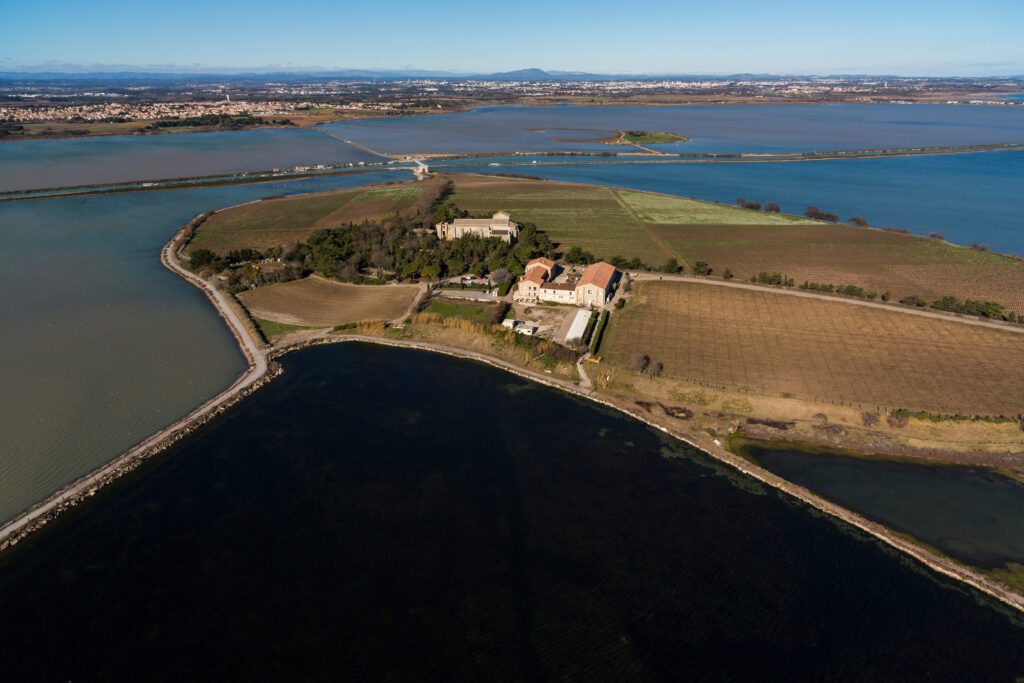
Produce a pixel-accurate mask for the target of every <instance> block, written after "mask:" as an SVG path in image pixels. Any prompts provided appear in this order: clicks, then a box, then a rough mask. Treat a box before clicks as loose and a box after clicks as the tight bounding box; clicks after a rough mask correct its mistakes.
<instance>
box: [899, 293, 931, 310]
mask: <svg viewBox="0 0 1024 683" xmlns="http://www.w3.org/2000/svg"><path fill="white" fill-rule="evenodd" d="M900 303H901V304H906V305H907V306H918V307H919V308H924V307H925V306H927V305H928V302H927V301H925V300H924V299H922V298H921V297H919V296H917V295H916V294H913V295H911V296H905V297H903V298H902V299H900Z"/></svg>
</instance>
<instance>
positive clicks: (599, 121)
mask: <svg viewBox="0 0 1024 683" xmlns="http://www.w3.org/2000/svg"><path fill="white" fill-rule="evenodd" d="M324 127H325V128H327V129H328V130H330V131H332V132H333V133H335V134H336V135H338V136H340V137H342V138H344V139H351V140H355V141H356V142H360V143H362V144H364V145H367V146H369V147H371V148H373V149H375V150H377V151H380V152H385V153H389V154H398V153H413V152H419V153H427V152H448V153H478V152H513V151H551V150H588V151H622V150H626V149H629V148H625V147H619V146H609V145H602V144H594V143H580V142H564V141H559V140H558V138H566V137H568V138H579V137H584V136H585V135H586V129H595V130H598V131H600V130H605V131H607V130H624V129H646V130H654V131H667V132H671V133H677V134H679V135H684V136H687V137H689V138H690V140H689V141H688V142H685V143H671V144H666V145H658V149H661V150H665V151H674V152H693V153H698V152H792V151H801V152H802V151H814V150H819V151H820V150H837V149H865V148H884V147H905V146H935V145H968V144H989V143H999V142H1024V108H1019V107H981V106H977V107H970V106H955V105H898V104H838V105H789V106H774V107H773V106H714V107H710V106H687V107H570V106H560V107H481V108H479V109H475V110H473V111H470V112H463V113H458V114H437V115H430V116H410V117H399V118H389V119H363V120H359V121H345V122H340V123H332V124H325V126H324ZM564 129H569V130H564ZM593 136H594V137H601V136H602V133H601V132H595V133H593Z"/></svg>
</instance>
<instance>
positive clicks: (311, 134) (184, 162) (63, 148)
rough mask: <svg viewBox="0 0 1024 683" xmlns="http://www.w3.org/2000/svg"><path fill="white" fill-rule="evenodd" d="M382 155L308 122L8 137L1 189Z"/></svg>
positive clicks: (1, 159)
mask: <svg viewBox="0 0 1024 683" xmlns="http://www.w3.org/2000/svg"><path fill="white" fill-rule="evenodd" d="M359 161H381V159H380V157H377V156H374V155H372V154H369V153H367V152H364V151H363V150H361V149H358V148H356V147H353V146H352V145H347V144H345V143H344V142H341V141H339V140H335V139H334V138H332V137H329V136H327V135H322V134H320V133H317V132H316V131H312V130H306V129H259V130H241V131H225V132H210V133H174V134H166V135H116V136H99V137H92V138H77V139H76V138H70V139H61V140H24V141H18V142H4V143H3V144H0V191H3V190H27V189H33V188H43V187H63V186H66V185H94V184H99V183H115V182H120V181H128V180H157V179H160V178H182V177H189V176H200V175H215V174H220V173H234V172H237V171H261V170H268V169H271V168H288V167H292V166H296V165H312V164H341V163H348V162H359Z"/></svg>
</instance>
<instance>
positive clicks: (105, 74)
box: [0, 65, 1024, 82]
mask: <svg viewBox="0 0 1024 683" xmlns="http://www.w3.org/2000/svg"><path fill="white" fill-rule="evenodd" d="M64 68H66V69H68V70H66V71H59V70H42V69H39V70H34V69H30V70H22V71H0V80H5V81H33V80H68V81H87V80H136V81H147V80H148V81H170V80H189V79H203V80H206V81H217V80H231V81H240V80H243V81H244V80H261V81H265V80H280V81H296V80H309V79H323V80H331V79H334V80H348V81H357V80H360V81H361V80H370V79H377V80H385V81H387V80H409V79H422V80H438V81H441V80H447V81H455V80H463V81H467V80H485V81H501V82H513V81H520V82H523V81H525V82H557V81H562V82H565V81H642V80H694V79H699V80H708V81H735V80H744V81H752V80H755V81H756V80H776V79H808V78H846V79H865V78H874V79H893V80H897V79H916V80H977V79H978V78H985V79H986V80H1016V79H1020V78H1024V74H1022V75H1017V76H993V77H972V76H898V75H894V74H768V73H737V74H701V73H644V74H625V73H593V72H587V71H547V70H545V69H540V68H537V67H531V68H526V69H516V70H513V71H501V72H496V73H458V72H454V71H437V70H428V69H381V70H373V69H315V68H310V69H303V70H275V69H272V68H269V67H268V68H267V69H262V70H243V69H220V70H218V69H208V70H192V71H189V70H175V69H174V67H168V68H166V69H153V70H146V69H144V68H130V67H110V68H111V70H109V71H108V70H102V69H103V67H92V68H91V69H90V70H86V69H84V68H81V69H79V68H73V65H64ZM114 69H116V70H114Z"/></svg>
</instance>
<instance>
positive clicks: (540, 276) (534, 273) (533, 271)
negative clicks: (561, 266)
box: [523, 268, 548, 285]
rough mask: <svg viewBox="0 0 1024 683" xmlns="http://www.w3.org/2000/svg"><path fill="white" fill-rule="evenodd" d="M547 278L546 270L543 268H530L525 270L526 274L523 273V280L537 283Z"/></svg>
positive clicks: (539, 283)
mask: <svg viewBox="0 0 1024 683" xmlns="http://www.w3.org/2000/svg"><path fill="white" fill-rule="evenodd" d="M547 279H548V274H547V271H545V270H544V269H543V268H530V269H529V270H528V271H526V275H523V282H533V283H535V284H538V285H542V284H544V282H545V281H546V280H547Z"/></svg>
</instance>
